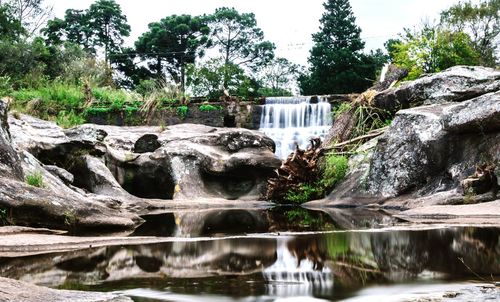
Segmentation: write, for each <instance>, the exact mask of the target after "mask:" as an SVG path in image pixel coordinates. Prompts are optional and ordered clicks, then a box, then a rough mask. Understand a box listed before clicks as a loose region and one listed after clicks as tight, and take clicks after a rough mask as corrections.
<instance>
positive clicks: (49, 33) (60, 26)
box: [42, 9, 96, 55]
mask: <svg viewBox="0 0 500 302" xmlns="http://www.w3.org/2000/svg"><path fill="white" fill-rule="evenodd" d="M42 33H43V34H44V35H45V37H46V38H47V42H48V43H49V44H53V45H60V44H62V43H63V42H65V41H66V42H71V43H73V44H76V45H79V46H81V47H82V49H83V50H85V51H86V52H87V53H88V54H92V55H95V54H96V45H94V42H93V37H94V29H92V27H91V25H90V20H89V16H88V14H87V13H86V12H85V11H83V10H75V9H68V10H66V13H65V16H64V19H59V18H55V19H53V20H49V21H48V22H47V26H46V27H45V28H44V29H43V30H42Z"/></svg>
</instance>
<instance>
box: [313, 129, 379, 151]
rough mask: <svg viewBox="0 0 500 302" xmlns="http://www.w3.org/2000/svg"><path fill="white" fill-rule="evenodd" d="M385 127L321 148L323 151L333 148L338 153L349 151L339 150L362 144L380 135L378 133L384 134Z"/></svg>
mask: <svg viewBox="0 0 500 302" xmlns="http://www.w3.org/2000/svg"><path fill="white" fill-rule="evenodd" d="M387 129H388V127H384V128H379V129H375V130H373V131H370V132H368V133H367V134H365V135H362V136H358V137H355V138H353V139H350V140H348V141H344V142H342V143H338V144H333V145H332V146H330V147H325V148H323V150H325V151H331V150H335V151H339V152H340V153H350V152H341V151H342V150H345V149H351V148H349V147H351V146H353V145H359V144H362V143H364V142H366V141H369V140H370V139H372V138H375V137H377V136H380V135H382V134H384V132H385V131H386V130H387Z"/></svg>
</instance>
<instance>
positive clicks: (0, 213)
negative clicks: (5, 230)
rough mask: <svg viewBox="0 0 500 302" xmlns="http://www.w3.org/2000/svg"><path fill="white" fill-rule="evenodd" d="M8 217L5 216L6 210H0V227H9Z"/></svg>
mask: <svg viewBox="0 0 500 302" xmlns="http://www.w3.org/2000/svg"><path fill="white" fill-rule="evenodd" d="M9 224H10V221H9V216H8V214H7V209H4V208H0V226H6V225H9Z"/></svg>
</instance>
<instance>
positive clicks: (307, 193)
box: [285, 184, 323, 204]
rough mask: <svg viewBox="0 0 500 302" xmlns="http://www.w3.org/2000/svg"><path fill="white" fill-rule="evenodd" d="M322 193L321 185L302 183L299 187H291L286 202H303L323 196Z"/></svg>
mask: <svg viewBox="0 0 500 302" xmlns="http://www.w3.org/2000/svg"><path fill="white" fill-rule="evenodd" d="M322 193H323V188H322V187H321V185H311V184H302V185H300V186H299V187H298V188H297V189H291V190H289V191H288V192H287V193H286V195H285V202H290V203H295V204H302V203H305V202H308V201H310V200H313V199H316V198H319V197H321V195H322Z"/></svg>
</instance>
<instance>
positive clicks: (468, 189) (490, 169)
mask: <svg viewBox="0 0 500 302" xmlns="http://www.w3.org/2000/svg"><path fill="white" fill-rule="evenodd" d="M461 185H462V188H463V193H464V195H467V194H484V193H487V192H489V191H493V192H494V193H495V194H496V193H497V192H498V179H497V177H496V175H495V165H490V166H487V165H483V166H479V167H476V173H474V175H471V176H469V177H467V178H466V179H464V180H462V182H461Z"/></svg>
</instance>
